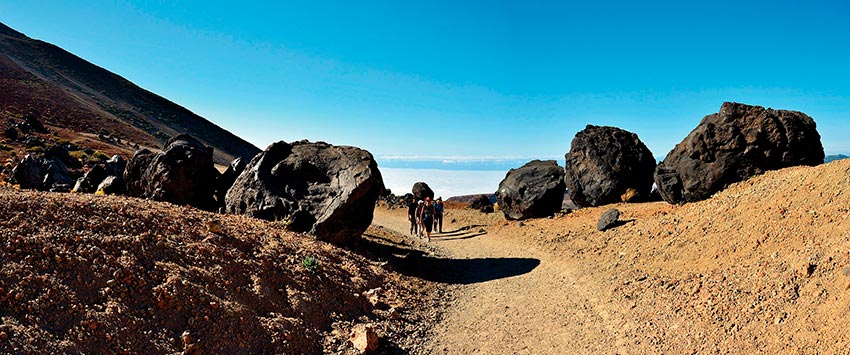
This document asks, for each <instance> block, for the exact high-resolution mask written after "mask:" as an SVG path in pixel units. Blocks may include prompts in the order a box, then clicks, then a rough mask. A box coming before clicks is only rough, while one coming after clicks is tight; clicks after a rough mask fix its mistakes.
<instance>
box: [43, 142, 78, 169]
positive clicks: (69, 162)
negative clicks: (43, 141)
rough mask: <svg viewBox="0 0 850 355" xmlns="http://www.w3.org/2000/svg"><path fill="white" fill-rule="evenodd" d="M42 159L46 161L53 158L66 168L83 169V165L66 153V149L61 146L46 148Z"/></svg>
mask: <svg viewBox="0 0 850 355" xmlns="http://www.w3.org/2000/svg"><path fill="white" fill-rule="evenodd" d="M44 157H45V158H47V159H50V158H55V159H58V160H59V161H61V162H62V164H65V166H66V167H68V168H71V169H80V168H82V167H83V163H82V162H80V160H79V159H77V158H74V157H72V156H71V154H70V153H68V148H67V147H65V146H64V145H61V144H55V145H52V146H50V148H47V151H46V152H45V153H44Z"/></svg>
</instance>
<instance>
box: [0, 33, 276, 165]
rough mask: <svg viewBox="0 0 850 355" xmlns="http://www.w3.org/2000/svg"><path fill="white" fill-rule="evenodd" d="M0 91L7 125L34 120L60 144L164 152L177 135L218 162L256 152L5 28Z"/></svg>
mask: <svg viewBox="0 0 850 355" xmlns="http://www.w3.org/2000/svg"><path fill="white" fill-rule="evenodd" d="M0 88H2V89H1V90H0V118H2V119H3V120H4V121H8V120H9V119H12V120H14V119H23V118H24V117H26V116H28V115H29V116H33V117H35V118H37V119H39V120H41V121H42V122H44V123H45V124H46V125H48V126H52V127H53V128H56V130H55V132H56V133H57V135H58V136H59V137H61V138H64V139H68V140H74V138H81V137H85V138H86V139H88V140H89V141H100V142H99V143H102V144H107V145H110V146H111V147H112V148H114V149H111V151H115V152H128V153H132V150H133V149H134V147H135V144H138V145H141V146H147V147H152V148H159V147H161V146H162V145H163V143H165V141H166V140H167V139H168V138H169V137H172V136H175V135H177V134H180V133H190V134H192V135H193V136H195V137H197V138H199V139H200V140H201V141H203V142H204V143H206V144H207V145H210V146H212V147H214V148H215V151H216V153H215V158H216V162H218V163H222V164H224V163H227V162H229V161H230V160H232V159H233V158H235V157H244V158H248V159H249V158H251V157H253V156H254V155H255V154H256V153H258V152H259V149H258V148H257V147H255V146H253V145H252V144H250V143H248V142H246V141H245V140H243V139H241V138H239V137H237V136H236V135H234V134H232V133H230V132H228V131H226V130H224V129H222V128H221V127H219V126H217V125H215V124H214V123H212V122H210V121H207V120H206V119H204V118H203V117H201V116H198V115H196V114H194V113H192V112H191V111H189V110H188V109H186V108H184V107H181V106H179V105H177V104H175V103H173V102H171V101H168V100H167V99H165V98H163V97H160V96H158V95H156V94H154V93H152V92H150V91H147V90H145V89H143V88H140V87H139V86H137V85H135V84H133V83H132V82H130V81H128V80H126V79H124V78H122V77H120V76H118V75H116V74H114V73H111V72H109V71H107V70H105V69H103V68H100V67H98V66H96V65H94V64H92V63H89V62H87V61H85V60H84V59H82V58H80V57H77V56H75V55H73V54H71V53H69V52H67V51H65V50H63V49H61V48H59V47H57V46H54V45H52V44H49V43H46V42H42V41H39V40H34V39H31V38H29V37H27V36H26V35H24V34H22V33H19V32H17V31H15V30H13V29H11V28H9V27H7V26H5V25H3V24H2V23H0ZM104 137H107V139H104ZM116 142H118V143H120V142H130V143H134V144H132V145H130V144H116ZM106 150H110V149H106Z"/></svg>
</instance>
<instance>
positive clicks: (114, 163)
mask: <svg viewBox="0 0 850 355" xmlns="http://www.w3.org/2000/svg"><path fill="white" fill-rule="evenodd" d="M104 168H105V170H106V175H107V176H117V177H123V175H124V169H126V168H127V160H126V159H124V157H122V156H120V155H113V156H112V158H109V160H107V161H106V165H105V166H104Z"/></svg>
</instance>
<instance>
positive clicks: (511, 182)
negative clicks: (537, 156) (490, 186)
mask: <svg viewBox="0 0 850 355" xmlns="http://www.w3.org/2000/svg"><path fill="white" fill-rule="evenodd" d="M565 189H566V185H565V183H564V169H563V168H561V167H560V166H558V163H557V162H555V161H554V160H546V161H541V160H533V161H530V162H528V163H526V164H525V165H523V166H522V167H520V168H518V169H511V170H510V171H508V173H507V175H505V179H504V180H502V182H501V183H499V190H498V191H497V192H496V202H497V203H498V204H499V209H501V210H502V212H503V213H504V214H505V218H507V219H526V218H532V217H546V216H551V215H554V214H555V213H556V212H558V211H560V210H561V202H562V201H563V200H564V190H565Z"/></svg>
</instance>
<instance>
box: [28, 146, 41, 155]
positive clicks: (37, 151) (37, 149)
mask: <svg viewBox="0 0 850 355" xmlns="http://www.w3.org/2000/svg"><path fill="white" fill-rule="evenodd" d="M27 153H32V154H41V153H44V147H42V146H40V145H37V146H35V147H29V148H27Z"/></svg>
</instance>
